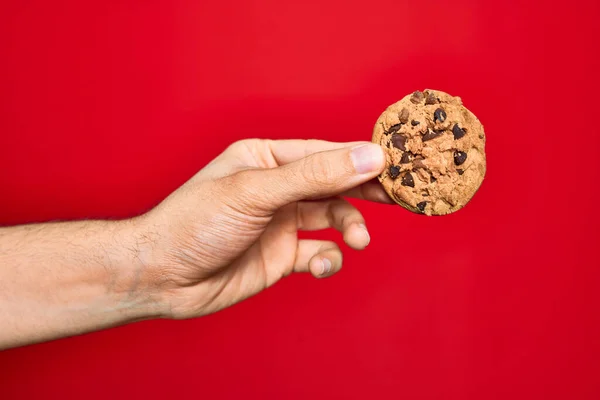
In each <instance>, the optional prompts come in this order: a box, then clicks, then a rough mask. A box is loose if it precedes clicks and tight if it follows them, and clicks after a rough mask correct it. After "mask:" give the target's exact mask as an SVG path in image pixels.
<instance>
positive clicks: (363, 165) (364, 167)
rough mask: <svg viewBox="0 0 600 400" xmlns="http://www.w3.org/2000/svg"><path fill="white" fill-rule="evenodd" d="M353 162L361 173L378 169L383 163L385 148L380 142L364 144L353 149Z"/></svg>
mask: <svg viewBox="0 0 600 400" xmlns="http://www.w3.org/2000/svg"><path fill="white" fill-rule="evenodd" d="M351 157H352V162H353V163H354V169H356V172H357V173H359V174H366V173H368V172H373V171H377V170H379V169H380V168H381V165H383V150H382V149H381V146H379V145H378V144H373V143H370V144H364V145H361V146H358V147H355V148H353V149H352V155H351Z"/></svg>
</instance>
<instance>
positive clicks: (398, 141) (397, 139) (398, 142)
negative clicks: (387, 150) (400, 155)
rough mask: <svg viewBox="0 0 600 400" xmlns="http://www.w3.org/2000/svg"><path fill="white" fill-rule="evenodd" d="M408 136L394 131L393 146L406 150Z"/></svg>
mask: <svg viewBox="0 0 600 400" xmlns="http://www.w3.org/2000/svg"><path fill="white" fill-rule="evenodd" d="M405 145H406V136H404V135H400V134H397V133H394V134H393V135H392V146H394V147H395V148H397V149H400V150H402V151H406V146H405Z"/></svg>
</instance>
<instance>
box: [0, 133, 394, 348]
mask: <svg viewBox="0 0 600 400" xmlns="http://www.w3.org/2000/svg"><path fill="white" fill-rule="evenodd" d="M384 164H385V160H384V152H383V150H382V148H381V147H380V146H378V145H374V144H371V143H366V142H355V143H330V142H323V141H316V140H308V141H305V140H287V141H270V140H244V141H241V142H237V143H235V144H233V145H231V146H230V147H229V148H228V149H227V150H226V151H225V152H224V153H223V154H221V155H220V156H219V157H217V158H216V159H215V160H213V161H212V162H211V163H210V164H208V165H207V166H206V167H205V168H204V169H202V170H201V171H200V172H199V173H198V174H196V176H194V177H193V178H192V179H190V180H189V181H188V182H187V183H186V184H184V185H183V186H182V187H181V188H179V189H178V190H176V191H175V192H174V193H173V194H171V195H170V196H169V197H168V198H167V199H165V200H164V201H163V202H162V203H161V204H160V205H158V206H157V207H156V208H154V209H153V210H151V211H150V212H148V213H146V214H144V215H142V216H139V217H136V218H132V219H130V220H124V221H112V222H111V221H83V222H69V223H51V224H50V223H48V224H37V225H28V226H21V227H11V228H2V229H0V349H2V348H7V347H13V346H19V345H24V344H29V343H34V342H39V341H45V340H51V339H56V338H59V337H65V336H71V335H76V334H80V333H84V332H90V331H94V330H98V329H103V328H107V327H111V326H116V325H121V324H125V323H128V322H132V321H138V320H143V319H148V318H189V317H195V316H200V315H205V314H209V313H212V312H215V311H218V310H220V309H222V308H225V307H227V306H230V305H232V304H234V303H236V302H238V301H241V300H243V299H245V298H247V297H249V296H252V295H254V294H256V293H258V292H260V291H261V290H263V289H265V288H266V287H269V286H270V285H272V284H274V283H275V282H277V281H278V280H279V279H281V278H282V277H284V276H286V275H288V274H290V273H292V272H310V273H312V274H313V275H314V276H316V277H328V276H331V275H332V274H334V273H336V272H337V271H339V269H340V268H341V266H342V254H341V252H340V249H339V247H338V246H337V245H336V244H335V243H333V242H328V241H320V240H299V239H298V237H297V232H298V231H299V230H317V229H325V228H329V227H333V228H335V229H337V230H339V231H341V232H342V233H343V237H344V240H345V242H346V243H347V244H348V245H349V246H351V247H353V248H355V249H362V248H364V247H365V246H367V244H368V243H369V234H368V232H367V229H366V226H365V221H364V219H363V217H362V215H361V213H360V212H359V211H358V210H357V209H356V208H355V207H354V206H352V205H351V204H350V203H348V202H347V201H346V200H344V199H343V196H349V197H357V198H363V199H367V200H371V201H379V202H384V203H390V202H391V200H390V199H389V197H388V196H387V194H386V193H385V192H384V190H383V188H382V187H381V186H380V185H379V183H378V182H376V181H373V178H374V177H376V176H377V175H378V174H379V173H381V172H382V170H383V169H384Z"/></svg>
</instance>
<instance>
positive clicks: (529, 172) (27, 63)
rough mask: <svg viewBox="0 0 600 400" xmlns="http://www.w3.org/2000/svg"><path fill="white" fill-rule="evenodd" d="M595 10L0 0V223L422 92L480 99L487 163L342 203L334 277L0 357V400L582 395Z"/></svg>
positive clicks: (117, 202)
mask: <svg viewBox="0 0 600 400" xmlns="http://www.w3.org/2000/svg"><path fill="white" fill-rule="evenodd" d="M598 17H600V6H599V4H598V2H597V1H593V0H590V1H581V0H580V1H577V0H571V1H564V2H555V3H550V2H548V1H538V0H536V1H522V0H510V1H490V2H488V1H477V0H472V1H467V0H464V1H393V0H389V1H384V0H370V1H342V0H339V1H331V0H320V1H301V2H300V1H298V2H292V1H278V0H272V1H267V0H262V1H259V0H254V1H226V2H220V1H210V2H209V1H163V2H160V1H142V0H139V1H73V2H69V3H66V2H46V1H10V2H3V4H2V5H1V6H0V224H4V225H11V224H20V223H26V222H34V221H47V220H55V219H73V218H90V217H98V218H100V217H127V216H132V215H136V214H138V213H141V212H143V211H145V210H147V209H149V208H150V207H152V206H153V205H155V204H156V203H157V202H158V201H160V200H161V199H162V198H164V197H165V196H166V195H167V194H168V193H170V192H171V191H172V190H173V189H175V188H176V187H178V186H179V185H180V184H182V183H183V182H184V181H186V180H187V179H188V178H189V177H191V176H192V175H193V174H194V173H195V172H196V171H197V170H199V169H200V168H202V166H203V165H205V164H206V163H207V162H208V161H209V160H210V159H211V158H212V157H214V156H215V155H217V154H218V153H219V152H220V151H221V150H222V149H223V148H224V147H225V146H226V145H227V144H229V143H230V142H232V141H235V140H237V139H242V138H247V137H255V136H258V137H268V138H321V139H328V140H336V141H346V140H360V139H365V140H368V139H370V135H371V129H372V126H373V123H374V121H375V119H376V118H377V116H378V115H379V113H380V112H381V111H382V110H383V109H384V108H385V107H386V106H387V105H388V104H390V103H392V102H394V101H396V100H398V99H399V98H401V97H402V96H404V95H405V94H407V93H409V92H411V91H413V90H415V89H423V88H426V87H427V88H435V89H440V90H444V91H447V92H449V93H451V94H454V95H459V96H461V97H462V98H463V100H464V102H465V104H466V105H467V106H468V107H469V108H470V109H471V110H472V111H473V112H474V113H475V114H476V115H477V116H478V117H479V118H480V119H481V121H482V122H483V123H484V125H485V128H486V132H487V135H488V142H487V150H488V162H489V165H488V175H487V178H486V180H485V182H484V184H483V186H482V188H481V190H480V191H479V193H478V194H477V196H476V197H475V198H474V200H473V201H472V203H471V204H469V205H468V206H467V207H466V208H465V209H464V210H462V211H460V212H458V213H456V214H454V215H451V216H447V217H443V218H426V217H422V216H417V215H413V214H411V213H409V212H407V211H404V210H403V209H401V208H400V207H390V206H382V205H373V204H366V203H362V202H357V204H358V205H359V206H360V207H361V209H362V210H363V211H364V214H365V216H366V218H367V223H368V226H369V227H370V231H371V236H372V243H371V245H370V246H369V247H368V248H367V250H365V251H364V252H361V253H359V252H355V251H351V250H349V249H347V248H345V249H346V253H345V254H346V258H345V260H346V261H345V265H344V269H343V270H342V272H341V274H339V275H338V276H336V277H334V278H332V279H327V280H323V281H316V280H314V279H312V278H310V277H309V276H299V275H298V276H293V277H291V278H289V279H286V280H285V281H283V282H281V283H280V284H278V285H276V286H275V287H273V288H272V289H269V290H267V291H266V292H265V293H262V294H260V295H259V296H257V297H255V298H253V299H251V300H249V301H247V302H245V303H243V304H239V305H236V306H235V307H233V308H231V309H228V310H226V311H224V312H221V313H218V314H216V315H212V316H209V317H206V318H202V319H196V320H190V321H178V322H172V321H149V322H143V323H138V324H135V325H131V326H127V327H122V328H117V329H113V330H109V331H104V332H100V333H94V334H89V335H85V336H81V337H76V338H71V339H66V340H60V341H56V342H53V343H47V344H41V345H35V346H30V347H26V348H21V349H14V350H10V351H5V352H1V353H0V398H1V399H30V398H31V399H33V398H47V399H54V398H57V399H58V398H60V399H81V398H86V399H105V398H126V397H127V398H210V399H221V398H263V399H282V398H287V399H302V398H316V399H321V398H323V399H325V398H329V399H338V398H340V399H342V398H343V399H363V398H382V399H383V398H405V399H416V398H418V399H435V398H437V399H506V398H511V399H566V398H568V399H595V398H599V396H600V361H599V359H600V307H599V305H600V291H599V288H600V285H599V280H600V271H599V267H600V261H599V256H598V245H599V244H600V240H599V233H598V231H599V227H598V226H599V225H598V224H599V222H600V220H599V218H598V207H597V205H596V204H597V200H598V195H599V194H600V193H599V189H598V186H599V184H598V178H599V176H598V172H599V169H600V168H599V163H598V150H599V149H600V147H599V145H600V140H599V133H600V132H599V129H598V126H599V125H598V118H599V116H600V112H599V111H598V107H599V103H598V96H599V94H598V93H599V91H600V84H599V83H600V79H599V78H598V71H599V67H600V65H599V62H598V39H599V29H598ZM323 235H324V236H327V237H335V238H337V235H335V234H334V233H332V232H327V233H325V234H323ZM0 324H1V321H0ZM0 329H1V325H0Z"/></svg>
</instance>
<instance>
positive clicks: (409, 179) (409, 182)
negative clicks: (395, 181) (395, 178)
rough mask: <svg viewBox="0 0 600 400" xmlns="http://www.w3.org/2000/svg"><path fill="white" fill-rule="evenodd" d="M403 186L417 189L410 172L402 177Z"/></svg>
mask: <svg viewBox="0 0 600 400" xmlns="http://www.w3.org/2000/svg"><path fill="white" fill-rule="evenodd" d="M402 186H409V187H413V188H414V187H415V181H414V179H413V177H412V175H411V174H410V172H407V173H406V174H404V176H403V177H402Z"/></svg>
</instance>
